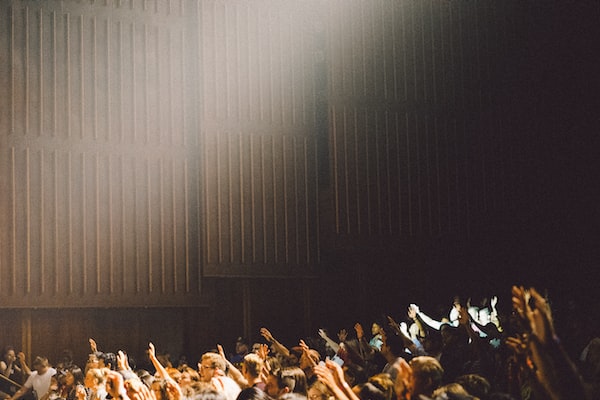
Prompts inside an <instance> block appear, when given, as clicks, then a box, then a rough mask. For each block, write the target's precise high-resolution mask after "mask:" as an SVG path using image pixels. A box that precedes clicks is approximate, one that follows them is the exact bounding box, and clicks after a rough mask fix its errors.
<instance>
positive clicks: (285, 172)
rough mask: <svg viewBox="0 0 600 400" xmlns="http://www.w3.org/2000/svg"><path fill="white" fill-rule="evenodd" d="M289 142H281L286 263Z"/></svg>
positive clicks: (288, 245) (286, 256)
mask: <svg viewBox="0 0 600 400" xmlns="http://www.w3.org/2000/svg"><path fill="white" fill-rule="evenodd" d="M287 146H288V144H287V141H286V137H285V136H284V137H283V138H282V140H281V152H282V159H283V193H282V196H283V210H284V212H283V213H284V214H283V222H284V231H285V239H284V241H285V263H286V264H288V263H289V262H290V231H289V208H288V195H289V193H288V168H287V166H288V158H287V151H286V150H287Z"/></svg>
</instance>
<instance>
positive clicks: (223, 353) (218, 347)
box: [217, 344, 227, 360]
mask: <svg viewBox="0 0 600 400" xmlns="http://www.w3.org/2000/svg"><path fill="white" fill-rule="evenodd" d="M217 351H218V352H219V355H220V356H221V357H223V360H227V357H225V350H223V346H221V345H220V344H217Z"/></svg>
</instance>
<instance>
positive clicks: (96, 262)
mask: <svg viewBox="0 0 600 400" xmlns="http://www.w3.org/2000/svg"><path fill="white" fill-rule="evenodd" d="M94 226H95V228H96V229H95V231H96V232H95V233H96V235H95V239H96V240H95V241H96V243H95V250H96V251H95V253H96V254H95V257H94V269H95V270H96V277H95V278H96V294H98V293H100V292H101V290H102V269H101V265H100V251H101V249H100V242H101V241H100V156H99V155H98V154H97V153H96V154H95V155H94Z"/></svg>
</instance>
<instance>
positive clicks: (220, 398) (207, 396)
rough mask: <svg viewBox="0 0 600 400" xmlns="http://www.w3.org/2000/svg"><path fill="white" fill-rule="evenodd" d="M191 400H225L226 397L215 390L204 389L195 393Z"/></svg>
mask: <svg viewBox="0 0 600 400" xmlns="http://www.w3.org/2000/svg"><path fill="white" fill-rule="evenodd" d="M192 400H227V396H225V393H223V392H220V391H218V390H216V389H213V388H205V389H202V390H199V391H197V392H196V394H195V395H194V397H192Z"/></svg>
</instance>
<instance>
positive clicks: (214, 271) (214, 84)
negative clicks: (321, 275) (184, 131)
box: [198, 1, 319, 276]
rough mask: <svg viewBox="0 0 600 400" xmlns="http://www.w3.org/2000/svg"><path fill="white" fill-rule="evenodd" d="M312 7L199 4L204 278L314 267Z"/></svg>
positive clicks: (314, 45)
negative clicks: (205, 276) (204, 217)
mask: <svg viewBox="0 0 600 400" xmlns="http://www.w3.org/2000/svg"><path fill="white" fill-rule="evenodd" d="M316 4H317V2H307V3H299V2H296V3H294V2H290V3H285V2H269V1H267V2H252V3H249V2H245V1H235V2H231V1H203V2H201V3H200V8H199V10H198V15H199V18H200V26H201V29H200V30H199V43H200V54H201V55H202V60H203V64H202V66H203V70H202V96H201V98H202V99H203V101H202V112H201V116H202V117H201V119H202V125H203V130H202V136H201V144H200V146H201V147H202V148H203V156H204V163H203V175H202V185H201V186H202V187H203V190H204V196H203V202H204V213H205V215H206V223H205V225H204V229H205V237H204V239H205V240H204V242H205V249H206V251H205V253H204V262H205V266H204V273H205V274H206V275H211V276H232V275H233V276H235V275H238V276H254V275H276V276H283V275H285V274H302V273H304V274H306V273H310V270H312V268H313V266H314V265H315V264H316V263H317V262H318V260H319V255H318V240H317V237H318V235H317V232H318V213H317V204H318V192H317V187H318V174H317V134H316V126H317V125H316V114H317V109H316V107H317V106H316V97H315V96H316V90H317V87H316V86H315V85H316V77H315V71H314V65H315V63H316V61H317V57H318V52H317V50H318V41H317V39H316V38H315V34H314V26H315V23H316V19H315V18H314V16H315V15H317V14H316V13H317V12H318V8H315V5H316Z"/></svg>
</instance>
